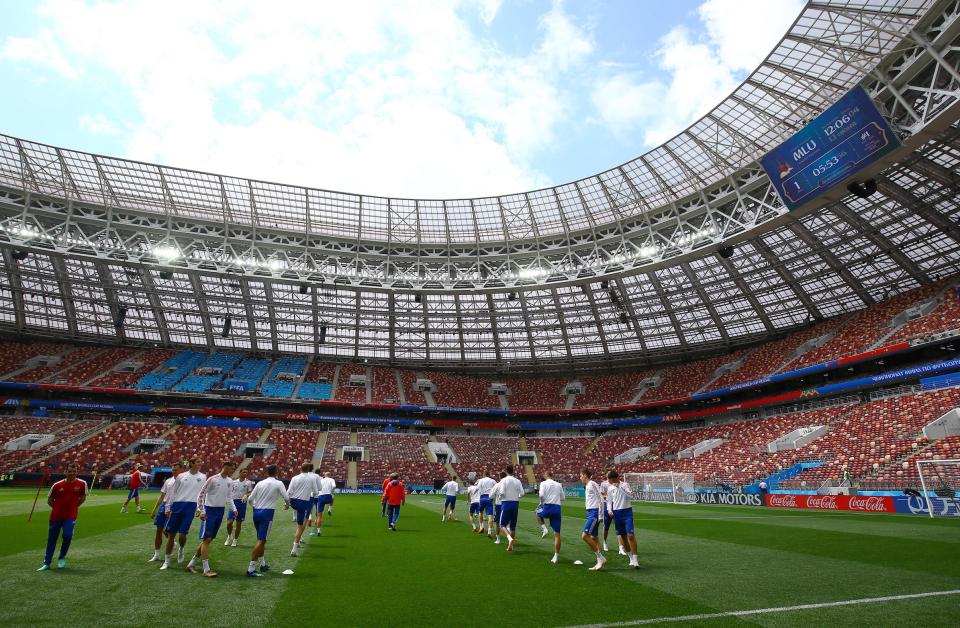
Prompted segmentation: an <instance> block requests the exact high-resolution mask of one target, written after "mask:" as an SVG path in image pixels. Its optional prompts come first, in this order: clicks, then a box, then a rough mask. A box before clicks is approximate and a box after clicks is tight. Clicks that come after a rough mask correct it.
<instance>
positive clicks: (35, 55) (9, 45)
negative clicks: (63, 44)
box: [0, 33, 77, 80]
mask: <svg viewBox="0 0 960 628" xmlns="http://www.w3.org/2000/svg"><path fill="white" fill-rule="evenodd" d="M0 59H6V60H8V61H27V62H30V63H34V64H36V65H39V66H42V67H47V68H50V69H51V70H53V71H54V72H56V73H57V74H59V75H60V76H62V77H63V78H67V79H71V80H75V79H76V78H77V71H76V70H75V69H74V68H73V66H71V65H70V63H69V62H68V61H67V59H66V58H65V57H64V56H63V52H61V50H60V47H59V46H58V45H57V44H56V42H55V41H54V40H53V38H52V37H51V36H50V34H49V33H45V34H43V35H41V36H40V37H37V38H30V37H8V38H7V39H6V40H5V41H4V42H3V45H2V46H0Z"/></svg>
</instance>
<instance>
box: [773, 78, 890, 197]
mask: <svg viewBox="0 0 960 628" xmlns="http://www.w3.org/2000/svg"><path fill="white" fill-rule="evenodd" d="M898 146H900V141H899V140H898V139H897V136H896V135H894V133H893V130H892V129H891V128H890V125H889V124H887V121H886V120H885V119H884V118H883V116H882V115H880V112H879V111H878V110H877V107H876V105H874V104H873V101H872V100H870V97H869V96H867V93H866V92H865V91H864V90H863V88H862V87H860V86H859V85H858V86H856V87H854V88H853V89H851V90H850V91H849V92H847V93H846V94H844V95H843V96H842V97H841V98H840V99H839V100H838V101H837V102H836V103H834V104H833V105H832V106H831V107H830V108H828V109H827V110H826V111H824V112H823V113H821V114H820V115H819V116H817V117H816V118H814V120H813V121H812V122H810V123H809V124H807V125H806V126H805V127H803V128H802V129H800V131H798V132H797V133H796V134H795V135H793V137H791V138H790V139H788V140H787V141H785V142H783V143H782V144H780V145H779V146H777V147H776V148H774V149H773V150H771V151H770V152H769V153H767V154H766V155H764V156H763V158H762V159H761V160H760V164H761V165H762V166H763V169H764V171H765V172H766V173H767V176H768V177H770V180H771V181H772V182H773V186H774V187H775V188H776V190H777V193H778V194H780V198H781V199H782V200H783V203H784V205H786V206H787V207H788V208H789V209H796V208H798V207H800V206H801V205H803V204H804V203H807V202H809V201H811V200H813V199H815V198H816V197H817V196H819V195H820V194H821V193H823V192H824V191H826V190H827V188H829V187H831V186H833V185H834V184H836V183H839V182H840V181H842V180H844V179H847V178H849V177H851V176H852V175H854V174H856V173H857V172H859V171H860V170H862V169H863V168H864V167H865V166H868V165H869V164H871V163H873V162H875V161H876V160H877V159H879V158H880V157H882V156H884V155H886V154H887V153H889V152H890V151H892V150H894V149H895V148H897V147H898Z"/></svg>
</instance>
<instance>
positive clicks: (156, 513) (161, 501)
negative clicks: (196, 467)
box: [147, 462, 183, 563]
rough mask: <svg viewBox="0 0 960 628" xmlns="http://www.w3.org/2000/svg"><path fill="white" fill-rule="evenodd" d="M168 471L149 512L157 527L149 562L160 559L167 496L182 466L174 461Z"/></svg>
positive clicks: (165, 522)
mask: <svg viewBox="0 0 960 628" xmlns="http://www.w3.org/2000/svg"><path fill="white" fill-rule="evenodd" d="M170 471H171V474H170V477H168V478H167V479H166V480H164V481H163V486H162V487H160V497H158V498H157V503H156V504H154V506H153V512H151V513H150V518H151V519H153V525H154V526H156V528H157V533H156V535H155V536H154V538H153V557H152V558H151V559H150V560H148V561H147V562H150V563H152V562H153V561H155V560H160V548H161V547H162V546H163V535H164V531H165V530H166V528H167V508H166V506H167V497H169V496H170V489H171V488H172V487H173V482H174V481H175V480H176V479H177V476H178V475H180V472H181V471H183V467H182V466H180V463H179V462H174V463H173V466H171V467H170Z"/></svg>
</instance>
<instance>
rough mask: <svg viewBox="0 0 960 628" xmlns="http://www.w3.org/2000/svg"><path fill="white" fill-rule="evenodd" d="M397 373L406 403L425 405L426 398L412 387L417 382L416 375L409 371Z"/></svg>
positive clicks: (403, 370)
mask: <svg viewBox="0 0 960 628" xmlns="http://www.w3.org/2000/svg"><path fill="white" fill-rule="evenodd" d="M397 371H398V372H399V373H400V381H401V382H402V383H403V392H404V394H405V395H406V397H407V403H411V404H413V405H417V406H425V405H427V398H426V397H425V396H424V395H423V393H422V392H420V391H419V390H417V389H416V388H415V387H414V384H416V382H417V373H416V372H415V371H411V370H410V369H397Z"/></svg>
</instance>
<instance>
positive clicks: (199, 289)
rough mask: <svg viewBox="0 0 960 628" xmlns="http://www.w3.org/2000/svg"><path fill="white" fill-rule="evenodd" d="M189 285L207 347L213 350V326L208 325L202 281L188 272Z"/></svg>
mask: <svg viewBox="0 0 960 628" xmlns="http://www.w3.org/2000/svg"><path fill="white" fill-rule="evenodd" d="M190 285H191V286H192V287H193V298H194V301H195V302H196V304H197V314H199V316H200V322H201V323H202V324H203V335H204V337H205V338H206V339H207V347H208V348H209V349H210V350H213V348H214V347H215V345H214V343H213V327H212V326H211V325H210V310H209V308H207V299H206V297H205V296H204V291H203V283H202V282H201V281H200V275H198V274H197V273H190Z"/></svg>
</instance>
